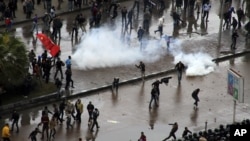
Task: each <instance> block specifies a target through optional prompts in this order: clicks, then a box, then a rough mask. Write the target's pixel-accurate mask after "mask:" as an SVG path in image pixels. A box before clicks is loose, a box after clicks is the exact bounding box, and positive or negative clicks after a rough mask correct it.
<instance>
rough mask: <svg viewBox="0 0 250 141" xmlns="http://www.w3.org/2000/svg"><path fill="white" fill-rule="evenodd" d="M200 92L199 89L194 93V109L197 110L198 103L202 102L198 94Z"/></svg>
mask: <svg viewBox="0 0 250 141" xmlns="http://www.w3.org/2000/svg"><path fill="white" fill-rule="evenodd" d="M199 92H200V89H199V88H197V89H195V90H194V91H193V92H192V98H193V99H194V100H195V102H194V109H196V108H197V107H198V102H199V101H200V99H199V97H198V94H199Z"/></svg>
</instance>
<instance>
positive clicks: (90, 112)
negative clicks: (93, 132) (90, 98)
mask: <svg viewBox="0 0 250 141" xmlns="http://www.w3.org/2000/svg"><path fill="white" fill-rule="evenodd" d="M88 113H89V122H90V120H91V119H92V118H93V117H92V116H93V111H88Z"/></svg>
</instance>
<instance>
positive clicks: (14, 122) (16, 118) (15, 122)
mask: <svg viewBox="0 0 250 141" xmlns="http://www.w3.org/2000/svg"><path fill="white" fill-rule="evenodd" d="M19 117H20V116H19V113H17V111H16V110H14V111H13V113H12V117H11V120H12V126H11V131H13V130H14V126H15V125H16V132H17V133H18V132H19V127H18V121H19Z"/></svg>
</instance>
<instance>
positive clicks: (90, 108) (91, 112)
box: [87, 101, 95, 125]
mask: <svg viewBox="0 0 250 141" xmlns="http://www.w3.org/2000/svg"><path fill="white" fill-rule="evenodd" d="M94 109H95V106H94V105H93V104H92V102H91V101H89V104H88V105H87V110H88V113H89V120H88V125H90V121H91V119H93V111H94Z"/></svg>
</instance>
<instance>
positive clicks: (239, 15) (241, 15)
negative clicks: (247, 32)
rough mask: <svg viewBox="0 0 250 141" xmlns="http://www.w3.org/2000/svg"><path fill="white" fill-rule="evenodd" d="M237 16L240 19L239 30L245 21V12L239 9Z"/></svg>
mask: <svg viewBox="0 0 250 141" xmlns="http://www.w3.org/2000/svg"><path fill="white" fill-rule="evenodd" d="M236 14H237V17H238V28H241V20H242V19H243V17H244V15H245V14H244V11H243V10H242V9H241V8H239V9H238V10H237V11H236Z"/></svg>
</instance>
